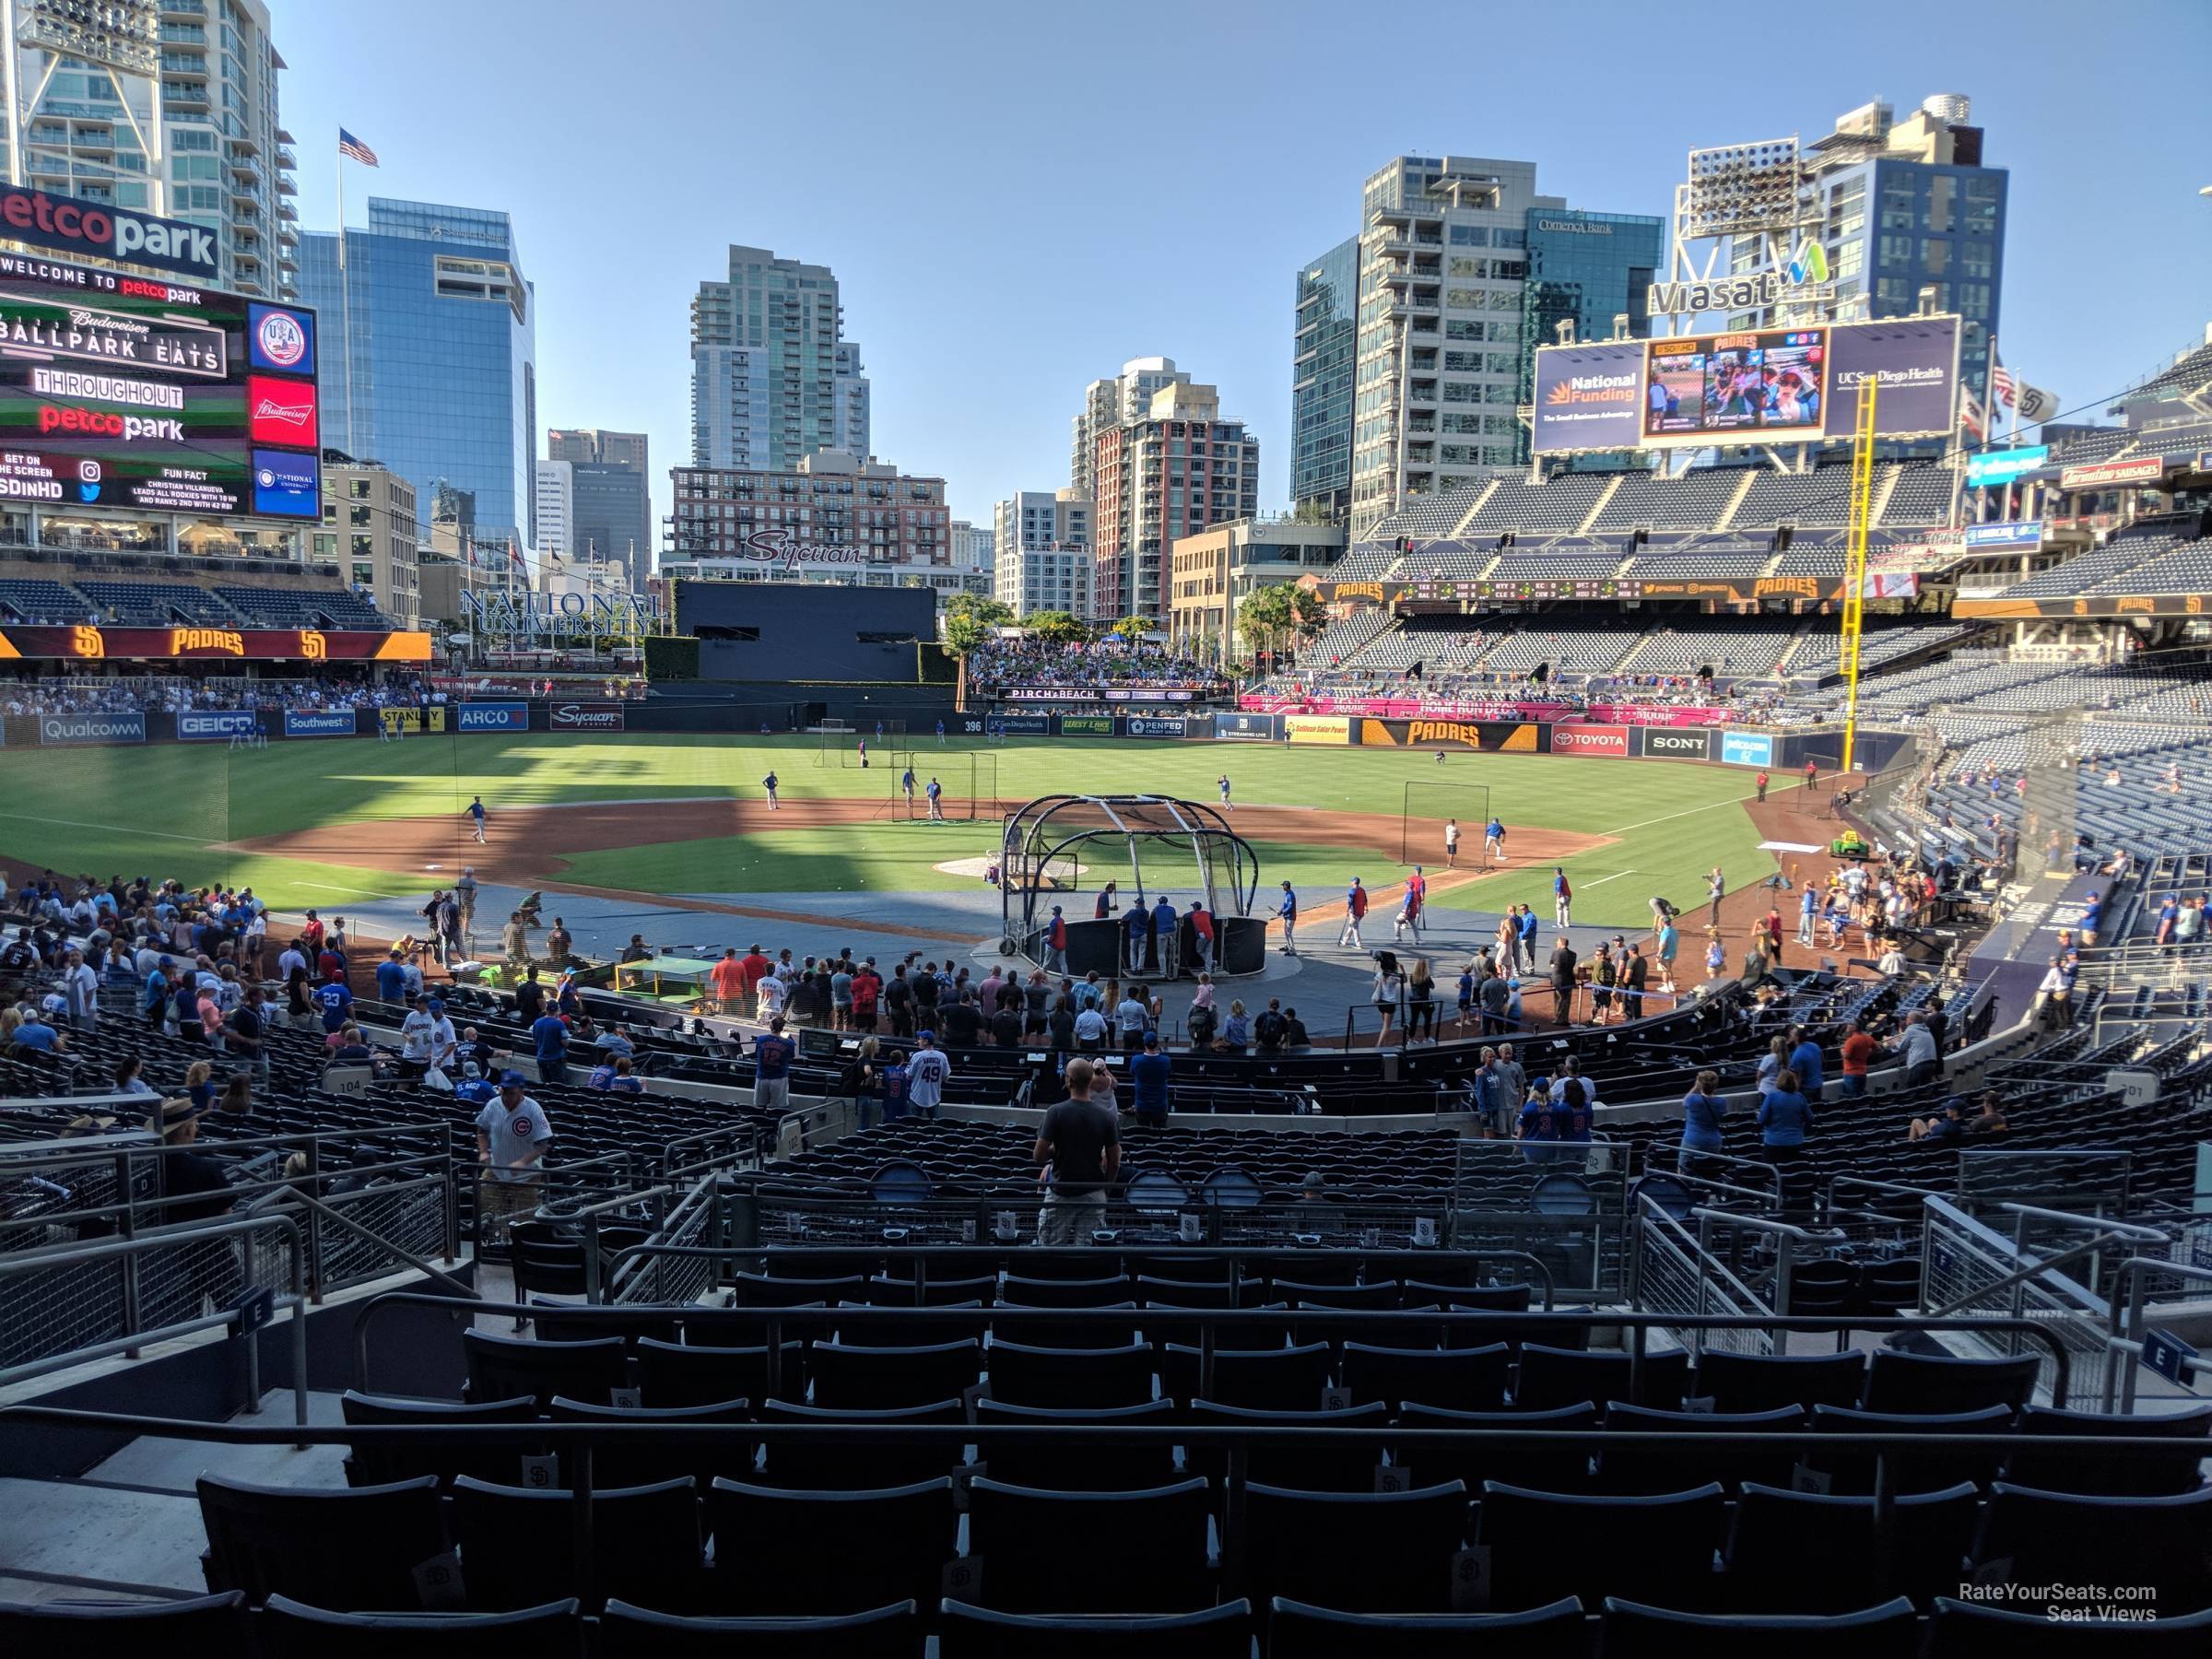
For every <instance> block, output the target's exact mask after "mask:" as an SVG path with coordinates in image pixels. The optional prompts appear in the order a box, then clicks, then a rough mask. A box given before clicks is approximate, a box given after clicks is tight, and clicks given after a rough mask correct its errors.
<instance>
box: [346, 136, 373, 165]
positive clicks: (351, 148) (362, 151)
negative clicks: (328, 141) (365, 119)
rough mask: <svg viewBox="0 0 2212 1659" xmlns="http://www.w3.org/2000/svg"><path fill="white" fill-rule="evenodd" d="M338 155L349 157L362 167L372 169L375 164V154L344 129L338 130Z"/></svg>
mask: <svg viewBox="0 0 2212 1659" xmlns="http://www.w3.org/2000/svg"><path fill="white" fill-rule="evenodd" d="M338 154H339V155H341V156H351V157H352V158H353V159H355V160H356V161H359V163H360V164H361V165H362V166H363V167H374V166H375V165H376V164H377V161H376V152H375V151H374V150H372V149H371V148H370V147H368V146H367V145H365V144H363V143H362V142H361V141H360V140H359V138H356V137H355V136H354V135H352V134H351V133H349V132H347V130H346V129H345V128H344V127H340V128H339V129H338Z"/></svg>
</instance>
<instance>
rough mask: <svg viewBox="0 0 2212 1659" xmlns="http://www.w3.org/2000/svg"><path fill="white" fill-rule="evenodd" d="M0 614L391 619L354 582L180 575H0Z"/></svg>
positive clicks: (212, 623) (208, 620)
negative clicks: (202, 583) (263, 581)
mask: <svg viewBox="0 0 2212 1659" xmlns="http://www.w3.org/2000/svg"><path fill="white" fill-rule="evenodd" d="M0 619H5V620H8V621H14V622H21V623H47V624H53V625H60V626H65V625H71V624H76V623H81V622H100V623H106V624H110V625H112V626H117V627H124V628H169V627H174V626H179V625H183V626H194V625H199V626H207V627H217V628H240V627H245V628H324V629H371V630H376V631H384V630H388V629H392V628H394V627H395V626H396V624H394V622H393V621H392V620H391V619H390V618H387V617H385V616H384V615H383V614H382V612H380V611H378V610H377V608H376V606H374V605H373V604H371V602H370V601H369V600H368V599H366V598H364V597H363V596H362V595H361V594H358V593H356V592H355V591H354V590H353V589H351V588H341V587H331V588H315V589H312V590H311V589H294V588H262V587H244V586H239V585H234V584H226V585H218V586H215V587H212V588H207V587H198V586H195V585H194V584H192V583H189V582H143V581H129V582H117V581H109V580H106V579H96V578H92V577H82V576H80V577H76V578H73V579H72V580H71V581H70V582H68V583H63V582H54V581H52V580H49V579H46V578H42V577H41V578H29V577H7V578H5V579H0Z"/></svg>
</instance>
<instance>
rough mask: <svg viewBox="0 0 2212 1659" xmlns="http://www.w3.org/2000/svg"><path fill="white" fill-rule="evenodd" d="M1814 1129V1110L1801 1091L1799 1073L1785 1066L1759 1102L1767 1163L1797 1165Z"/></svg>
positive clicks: (1760, 1142)
mask: <svg viewBox="0 0 2212 1659" xmlns="http://www.w3.org/2000/svg"><path fill="white" fill-rule="evenodd" d="M1812 1126H1813V1109H1812V1107H1811V1106H1810V1105H1809V1104H1807V1103H1806V1098H1805V1096H1804V1095H1802V1094H1800V1093H1799V1092H1798V1090H1797V1074H1796V1073H1795V1072H1794V1071H1792V1070H1791V1069H1790V1068H1789V1067H1788V1066H1786V1065H1785V1066H1783V1068H1782V1071H1781V1073H1780V1075H1779V1076H1777V1077H1775V1079H1774V1081H1773V1082H1772V1083H1771V1084H1770V1085H1768V1087H1767V1091H1766V1093H1765V1094H1764V1095H1763V1096H1762V1097H1761V1098H1760V1100H1759V1145H1760V1146H1761V1147H1764V1148H1765V1157H1766V1159H1767V1160H1768V1161H1769V1162H1770V1163H1790V1162H1794V1160H1795V1159H1796V1158H1797V1155H1798V1154H1799V1153H1801V1152H1802V1151H1804V1150H1805V1137H1806V1134H1807V1133H1808V1132H1809V1131H1810V1130H1811V1129H1812Z"/></svg>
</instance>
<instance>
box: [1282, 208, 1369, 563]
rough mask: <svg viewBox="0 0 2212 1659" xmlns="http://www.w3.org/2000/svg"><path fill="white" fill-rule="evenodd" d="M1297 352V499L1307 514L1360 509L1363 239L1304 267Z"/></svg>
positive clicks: (1293, 419) (1293, 373)
mask: <svg viewBox="0 0 2212 1659" xmlns="http://www.w3.org/2000/svg"><path fill="white" fill-rule="evenodd" d="M1297 316H1298V322H1297V334H1296V335H1295V337H1294V339H1293V343H1292V346H1291V351H1290V441H1291V444H1292V446H1293V447H1292V450H1291V453H1290V500H1291V502H1292V503H1293V505H1294V506H1295V507H1296V509H1297V511H1298V512H1300V515H1301V516H1309V517H1312V516H1318V517H1323V518H1325V519H1326V520H1327V522H1328V523H1330V524H1344V523H1346V522H1347V520H1349V519H1350V517H1351V515H1352V392H1353V385H1354V381H1353V372H1354V370H1355V368H1356V366H1357V365H1356V359H1357V357H1358V352H1359V238H1358V237H1356V236H1354V237H1349V238H1347V239H1346V240H1345V241H1341V242H1338V243H1337V244H1336V245H1335V247H1334V248H1331V249H1330V250H1329V251H1328V252H1327V253H1324V254H1323V255H1322V256H1321V257H1320V258H1319V259H1316V260H1312V261H1311V262H1310V263H1308V264H1307V265H1304V266H1303V267H1302V268H1300V271H1299V273H1298V310H1297Z"/></svg>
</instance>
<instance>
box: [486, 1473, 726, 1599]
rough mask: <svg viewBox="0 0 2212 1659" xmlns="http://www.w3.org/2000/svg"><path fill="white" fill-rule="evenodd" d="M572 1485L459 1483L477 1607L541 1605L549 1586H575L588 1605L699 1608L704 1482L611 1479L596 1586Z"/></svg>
mask: <svg viewBox="0 0 2212 1659" xmlns="http://www.w3.org/2000/svg"><path fill="white" fill-rule="evenodd" d="M576 1502H577V1500H576V1499H575V1498H573V1497H572V1496H571V1495H570V1494H569V1493H567V1492H565V1491H535V1490H531V1489H528V1488H522V1487H512V1486H493V1485H491V1484H490V1483H489V1482H488V1481H482V1480H477V1479H476V1478H474V1477H471V1476H467V1475H464V1476H462V1477H461V1478H460V1479H458V1480H456V1481H454V1482H453V1539H454V1542H455V1543H456V1544H458V1545H459V1546H460V1548H461V1576H462V1580H463V1582H464V1583H465V1584H466V1585H467V1587H468V1603H469V1606H472V1607H475V1608H477V1609H479V1610H491V1611H500V1610H504V1609H507V1608H512V1607H528V1606H536V1605H537V1601H538V1598H539V1597H541V1596H543V1595H544V1594H545V1592H546V1587H547V1584H549V1583H550V1584H558V1585H560V1586H561V1587H563V1588H565V1589H569V1590H573V1591H575V1592H576V1593H577V1594H579V1596H580V1597H581V1599H582V1602H583V1605H584V1606H585V1608H586V1609H587V1610H590V1609H593V1608H595V1607H596V1606H598V1604H599V1603H600V1602H601V1601H602V1600H604V1599H605V1598H606V1597H607V1596H609V1595H619V1596H620V1597H622V1599H623V1600H625V1601H635V1602H637V1603H639V1604H640V1605H641V1606H656V1607H665V1608H666V1609H667V1610H668V1611H670V1612H672V1613H682V1612H689V1611H694V1610H696V1609H697V1608H698V1606H699V1599H700V1593H701V1589H702V1582H701V1581H702V1563H701V1560H700V1543H699V1487H698V1483H697V1482H695V1481H693V1480H691V1479H690V1478H688V1477H686V1478H684V1479H681V1480H666V1481H662V1482H661V1483H659V1484H658V1485H656V1486H643V1487H610V1488H604V1489H596V1488H595V1489H594V1491H593V1493H592V1496H591V1506H592V1513H591V1522H592V1551H591V1572H592V1584H591V1586H590V1590H589V1593H588V1594H586V1592H585V1586H583V1585H582V1584H578V1583H575V1582H574V1581H575V1571H574V1569H573V1566H572V1563H573V1562H574V1561H575V1559H576V1525H577V1517H576V1515H575V1505H576Z"/></svg>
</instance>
